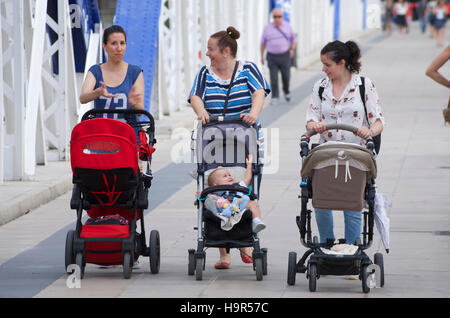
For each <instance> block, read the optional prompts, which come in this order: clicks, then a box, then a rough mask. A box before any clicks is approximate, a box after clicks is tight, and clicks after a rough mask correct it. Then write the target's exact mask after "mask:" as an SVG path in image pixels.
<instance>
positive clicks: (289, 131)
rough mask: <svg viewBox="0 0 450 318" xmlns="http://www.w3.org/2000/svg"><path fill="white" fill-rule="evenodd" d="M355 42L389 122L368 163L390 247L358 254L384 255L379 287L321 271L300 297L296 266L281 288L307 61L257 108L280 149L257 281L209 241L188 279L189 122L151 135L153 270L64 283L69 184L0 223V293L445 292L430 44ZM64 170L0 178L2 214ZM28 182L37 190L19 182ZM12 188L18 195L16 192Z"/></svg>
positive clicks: (444, 162)
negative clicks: (223, 264) (264, 266)
mask: <svg viewBox="0 0 450 318" xmlns="http://www.w3.org/2000/svg"><path fill="white" fill-rule="evenodd" d="M447 34H448V33H447ZM359 42H360V43H361V44H362V47H363V57H362V63H363V68H362V74H363V75H365V76H368V77H370V78H371V79H372V80H373V82H374V83H375V85H376V86H377V89H378V92H379V95H380V98H381V101H382V105H383V110H384V113H385V117H386V120H387V125H386V129H385V131H384V132H383V142H382V153H381V155H380V156H379V157H378V160H377V164H378V168H379V169H378V179H377V184H378V191H379V192H382V193H384V194H386V195H388V196H389V198H390V199H391V200H392V207H391V208H390V210H389V211H388V214H389V217H390V220H391V252H390V254H387V255H386V254H385V252H384V249H383V247H382V244H381V242H380V239H379V236H378V233H376V237H375V240H374V244H373V246H372V248H371V249H369V251H368V255H369V256H371V257H372V256H373V254H374V253H376V252H382V253H383V254H384V259H385V275H386V284H385V287H384V288H382V289H373V290H372V291H371V293H370V294H368V295H365V294H362V292H361V283H360V281H347V280H344V279H343V278H342V277H332V276H328V277H322V278H321V279H320V280H319V281H318V289H317V292H316V293H310V292H309V291H308V287H307V280H306V278H305V276H304V275H303V274H298V275H297V283H296V285H295V286H288V285H287V284H286V275H287V259H288V253H289V251H296V252H297V254H298V255H301V254H303V252H304V251H305V249H304V247H302V246H301V245H300V243H299V233H298V228H297V226H296V224H295V216H296V215H298V214H299V211H300V202H299V200H298V198H297V195H298V194H299V187H298V184H299V180H300V175H299V171H300V167H301V162H300V158H299V155H298V152H299V148H298V140H299V139H298V137H299V136H300V135H301V134H302V133H303V132H304V120H305V109H306V106H307V105H308V100H309V94H310V93H311V88H312V84H313V83H314V81H315V80H317V79H318V78H320V77H321V75H320V71H321V65H320V63H316V64H314V65H311V66H310V67H308V68H307V69H302V70H298V71H296V72H294V74H293V80H292V87H293V88H294V89H293V92H292V95H293V102H292V103H291V104H286V103H283V102H282V103H280V105H277V106H272V105H267V106H266V107H265V109H264V111H263V114H262V124H263V126H264V127H266V128H268V130H267V135H266V140H267V142H268V146H269V151H270V150H271V149H273V150H274V151H275V150H276V146H277V145H278V146H279V155H278V156H275V157H273V162H274V165H273V166H272V167H273V168H274V170H276V173H272V174H265V175H264V177H263V182H262V186H261V200H260V205H261V207H262V211H263V219H264V221H265V223H266V224H267V229H265V230H264V231H263V232H262V233H261V235H260V238H261V242H262V247H267V248H268V251H269V252H268V266H269V268H268V270H269V273H268V275H267V276H265V277H264V280H263V281H261V282H257V281H256V278H255V274H254V272H253V270H252V268H251V265H248V264H244V263H242V262H241V261H240V257H239V253H238V252H237V251H236V250H232V268H231V269H230V270H227V271H217V270H214V268H213V265H214V263H215V262H216V260H217V256H218V253H217V250H215V249H211V250H208V251H207V258H206V270H205V271H204V273H203V280H202V281H195V277H192V276H188V275H187V260H188V253H187V250H188V249H189V248H195V246H196V234H197V232H196V231H194V229H193V227H194V226H196V210H195V207H194V206H193V200H194V192H195V189H196V183H195V182H194V180H193V179H192V178H191V177H189V176H188V172H189V171H190V170H191V168H192V165H191V164H188V163H185V164H183V163H180V164H176V163H174V161H176V160H180V158H181V157H182V156H180V155H179V154H180V151H179V150H180V149H182V148H183V146H184V145H186V143H183V139H182V138H183V136H189V130H184V132H185V133H186V132H187V134H183V129H179V130H176V131H175V133H179V134H178V136H179V137H180V138H181V139H176V138H173V139H172V138H170V136H168V135H166V134H163V133H162V132H161V133H160V134H159V135H157V139H158V143H157V145H156V146H157V152H156V153H155V155H154V161H153V165H152V167H153V171H154V174H155V180H154V183H153V186H152V188H151V190H150V209H149V212H148V213H147V214H146V227H147V233H149V232H150V230H152V229H157V230H159V232H160V234H161V245H162V246H161V248H162V250H161V270H160V273H159V274H157V275H152V274H150V273H149V264H148V259H146V258H141V259H140V262H141V266H142V267H141V269H139V270H135V271H133V275H132V278H131V279H129V280H125V279H123V278H122V268H121V267H117V268H111V269H100V268H98V267H96V266H94V265H90V264H88V265H87V267H86V274H85V278H84V279H83V280H82V281H81V288H79V289H69V288H67V286H66V279H67V276H66V275H65V274H64V242H65V235H66V233H67V231H68V230H69V229H73V228H74V221H75V212H74V211H71V210H70V208H69V200H70V195H71V193H70V191H69V192H66V193H64V194H62V195H59V196H57V197H56V198H55V199H54V200H52V201H50V202H48V203H47V204H44V205H42V206H40V207H38V208H34V207H33V208H30V207H28V208H27V209H28V210H30V212H29V213H27V214H26V215H23V216H21V217H19V218H17V219H15V220H13V221H10V222H8V223H6V224H4V225H2V226H0V297H189V298H201V297H212V298H215V297H224V295H225V296H227V297H228V296H231V297H258V298H260V297H273V298H286V297H295V298H296V297H346V298H347V297H370V298H372V297H449V296H450V292H449V290H450V289H449V288H450V267H449V264H450V253H449V248H450V236H449V234H450V209H449V206H450V195H449V193H450V127H449V126H444V122H443V118H442V108H444V107H445V106H446V103H447V99H448V95H449V92H448V90H447V89H446V88H444V87H442V86H440V85H438V84H437V83H435V82H433V81H432V80H430V79H429V78H427V77H426V76H425V75H424V73H425V69H426V68H427V66H428V65H429V63H430V62H431V60H432V59H433V58H434V57H435V56H436V55H437V54H438V53H439V51H440V49H439V48H436V47H435V43H434V41H433V40H431V39H430V38H428V37H427V36H426V35H422V34H420V33H419V31H418V28H417V25H416V24H414V27H413V29H412V30H411V33H410V34H408V35H398V34H394V35H392V36H391V37H384V36H382V35H381V33H378V32H375V33H372V34H370V35H368V36H366V37H364V38H362V39H360V40H359ZM448 42H449V41H448ZM449 69H450V65H446V66H445V67H444V68H443V72H444V74H449V73H450V72H449ZM179 117H180V118H182V119H183V121H182V122H180V123H178V122H177V123H176V124H175V123H174V125H175V126H176V125H178V124H180V125H182V126H186V125H191V126H192V124H191V119H193V118H194V116H193V114H192V112H191V111H190V109H186V110H184V111H183V112H182V113H181V114H180V116H179ZM272 138H274V140H275V141H276V140H279V143H276V142H272ZM181 153H182V152H181ZM274 153H277V152H276V151H275V152H274ZM277 160H278V165H276V164H275V163H276V162H277ZM275 168H277V169H275ZM56 169H58V170H56ZM48 170H50V171H48ZM269 170H270V169H266V172H267V171H269ZM55 171H57V172H56V173H55ZM48 176H50V177H52V178H49V177H48ZM70 177H71V175H70V164H69V163H52V164H51V165H49V166H48V167H41V168H38V174H37V175H36V178H35V181H30V182H17V183H7V184H5V185H2V186H0V199H1V201H0V202H2V203H1V205H0V220H1V218H2V214H3V215H4V213H5V206H6V205H7V204H9V203H11V202H12V201H13V199H14V200H18V202H19V201H21V202H26V201H32V200H36V198H37V197H40V196H43V194H36V193H43V192H42V191H46V190H45V189H48V188H51V185H52V184H53V185H54V184H60V181H63V182H67V180H69V183H70ZM44 180H47V181H45V182H47V185H44V183H45V182H44ZM30 184H33V185H35V186H34V187H33V186H30V187H29V188H28V186H29V185H30ZM68 187H69V189H70V188H71V186H70V185H69V186H68ZM37 188H42V189H44V190H42V189H41V190H38V189H37ZM55 191H56V190H55ZM5 193H8V194H7V197H6V198H5V197H4V195H5ZM33 193H34V194H33ZM20 194H23V195H24V196H22V198H21V199H19V195H20ZM25 194H27V195H26V196H25ZM28 194H29V195H28ZM58 194H60V193H58ZM16 196H17V198H16ZM44 201H45V200H43V202H44ZM10 206H12V205H10ZM6 210H8V209H6ZM19 210H20V209H19ZM22 210H23V208H22ZM341 214H342V213H336V214H335V216H336V217H335V227H336V234H337V236H338V237H342V236H343V220H342V216H341ZM5 219H6V218H5ZM313 223H314V222H313Z"/></svg>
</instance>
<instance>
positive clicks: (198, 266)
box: [195, 257, 205, 280]
mask: <svg viewBox="0 0 450 318" xmlns="http://www.w3.org/2000/svg"><path fill="white" fill-rule="evenodd" d="M204 261H205V259H204V258H203V257H202V258H197V259H196V260H195V279H196V280H202V279H203V262H204Z"/></svg>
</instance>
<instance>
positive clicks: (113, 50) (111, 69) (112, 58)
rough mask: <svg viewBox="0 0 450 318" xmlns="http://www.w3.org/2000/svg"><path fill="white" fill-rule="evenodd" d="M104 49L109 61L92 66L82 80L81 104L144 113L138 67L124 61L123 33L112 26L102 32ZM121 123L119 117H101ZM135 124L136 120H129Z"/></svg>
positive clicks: (142, 86)
mask: <svg viewBox="0 0 450 318" xmlns="http://www.w3.org/2000/svg"><path fill="white" fill-rule="evenodd" d="M102 46H103V49H104V50H105V52H106V54H107V56H108V61H107V62H106V63H103V64H96V65H93V66H92V67H91V68H90V69H89V71H88V73H87V75H86V78H85V80H84V83H83V87H82V89H81V94H80V102H81V103H82V104H86V103H89V102H91V101H94V108H95V109H127V108H128V109H141V110H143V109H144V76H143V74H142V69H141V68H140V67H139V66H137V65H132V64H128V63H126V62H125V61H124V60H123V57H124V54H125V49H126V46H127V44H126V33H125V31H124V30H123V28H122V27H120V26H118V25H113V26H111V27H109V28H107V29H105V31H104V32H103V44H102ZM107 115H108V117H109V118H115V119H121V118H123V117H124V116H123V115H122V114H105V115H104V117H107ZM129 120H130V121H136V116H135V115H133V116H131V118H129Z"/></svg>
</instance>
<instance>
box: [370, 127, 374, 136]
mask: <svg viewBox="0 0 450 318" xmlns="http://www.w3.org/2000/svg"><path fill="white" fill-rule="evenodd" d="M369 131H370V135H371V136H370V137H373V136H375V133H374V132H373V130H372V128H370V129H369Z"/></svg>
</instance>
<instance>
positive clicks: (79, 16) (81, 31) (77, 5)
mask: <svg viewBox="0 0 450 318" xmlns="http://www.w3.org/2000/svg"><path fill="white" fill-rule="evenodd" d="M60 1H61V0H48V3H47V14H48V15H49V16H50V17H51V18H52V19H53V20H54V21H55V22H57V23H58V2H60ZM68 1H69V2H68V3H69V9H70V12H69V13H70V18H71V23H72V39H73V51H74V57H75V71H76V72H78V73H83V72H84V68H85V62H86V53H87V49H88V46H89V35H90V32H94V31H95V25H96V24H97V23H100V12H99V9H98V3H97V0H68ZM46 29H47V35H48V37H49V39H50V43H51V44H53V43H55V42H56V41H57V39H58V35H57V34H56V32H55V31H53V30H52V29H51V28H50V27H49V26H48V25H47V26H46ZM52 65H53V73H55V74H58V55H57V54H56V53H55V54H53V56H52Z"/></svg>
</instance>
